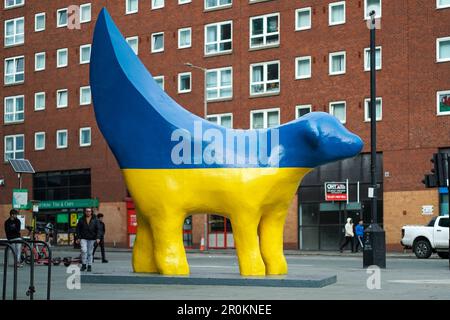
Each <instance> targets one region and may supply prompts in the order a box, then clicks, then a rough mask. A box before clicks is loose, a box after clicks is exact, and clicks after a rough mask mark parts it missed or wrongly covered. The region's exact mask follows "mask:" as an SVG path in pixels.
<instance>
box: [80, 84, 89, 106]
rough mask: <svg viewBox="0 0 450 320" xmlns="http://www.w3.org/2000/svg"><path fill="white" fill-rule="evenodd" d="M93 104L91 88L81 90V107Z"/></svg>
mask: <svg viewBox="0 0 450 320" xmlns="http://www.w3.org/2000/svg"><path fill="white" fill-rule="evenodd" d="M88 104H91V87H90V86H87V87H81V88H80V106H85V105H88Z"/></svg>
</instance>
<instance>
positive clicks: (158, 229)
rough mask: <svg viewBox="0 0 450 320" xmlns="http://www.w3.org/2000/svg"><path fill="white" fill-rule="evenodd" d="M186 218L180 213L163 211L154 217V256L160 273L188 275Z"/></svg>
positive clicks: (152, 224)
mask: <svg viewBox="0 0 450 320" xmlns="http://www.w3.org/2000/svg"><path fill="white" fill-rule="evenodd" d="M183 222H184V216H183V215H182V214H181V213H180V212H172V213H170V212H168V211H167V210H166V211H163V212H161V213H160V214H158V215H155V216H152V219H151V223H150V226H151V228H152V232H153V239H154V251H153V252H154V255H155V261H156V266H157V268H158V271H159V273H161V274H165V275H188V274H189V265H188V262H187V258H186V251H185V250H184V244H183V231H182V230H183Z"/></svg>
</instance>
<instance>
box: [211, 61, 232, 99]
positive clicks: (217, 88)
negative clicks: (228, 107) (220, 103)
mask: <svg viewBox="0 0 450 320" xmlns="http://www.w3.org/2000/svg"><path fill="white" fill-rule="evenodd" d="M226 70H230V71H231V86H230V89H231V96H229V97H217V98H208V94H206V97H207V101H216V100H229V99H233V67H223V68H215V69H208V70H207V71H206V73H207V74H208V73H209V72H216V73H217V74H218V77H217V79H218V82H217V86H216V87H214V88H212V89H209V90H213V89H214V90H217V91H218V92H219V93H220V90H221V89H226V88H228V86H221V85H220V79H219V77H220V74H221V72H222V71H226ZM206 91H207V92H208V88H206Z"/></svg>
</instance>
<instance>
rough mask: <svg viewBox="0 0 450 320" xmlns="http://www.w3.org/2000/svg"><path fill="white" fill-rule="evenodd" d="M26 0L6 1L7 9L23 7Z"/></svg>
mask: <svg viewBox="0 0 450 320" xmlns="http://www.w3.org/2000/svg"><path fill="white" fill-rule="evenodd" d="M24 4H25V0H5V9H9V8H14V7H18V6H23V5H24Z"/></svg>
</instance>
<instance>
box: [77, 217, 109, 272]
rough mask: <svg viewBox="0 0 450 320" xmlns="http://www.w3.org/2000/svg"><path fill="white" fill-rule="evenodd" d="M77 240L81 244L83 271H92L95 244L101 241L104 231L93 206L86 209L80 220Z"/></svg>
mask: <svg viewBox="0 0 450 320" xmlns="http://www.w3.org/2000/svg"><path fill="white" fill-rule="evenodd" d="M76 235H77V242H79V243H80V246H81V271H85V270H86V266H87V271H88V272H90V271H92V260H93V251H94V244H95V243H96V242H97V243H99V242H100V239H101V238H102V236H103V235H102V233H101V230H100V228H99V224H98V221H97V219H96V218H95V217H94V215H93V213H92V208H86V209H84V215H83V216H82V217H81V218H80V220H78V224H77V231H76Z"/></svg>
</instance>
